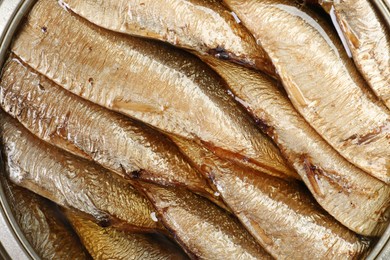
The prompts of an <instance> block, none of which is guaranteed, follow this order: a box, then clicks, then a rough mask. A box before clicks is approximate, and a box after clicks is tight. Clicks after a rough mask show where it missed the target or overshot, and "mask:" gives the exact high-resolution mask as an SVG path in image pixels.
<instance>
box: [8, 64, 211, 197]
mask: <svg viewBox="0 0 390 260" xmlns="http://www.w3.org/2000/svg"><path fill="white" fill-rule="evenodd" d="M0 105H1V106H2V108H3V109H4V110H5V111H6V112H8V113H9V114H11V115H12V116H13V117H15V118H17V119H18V121H19V122H21V123H22V124H23V125H24V126H25V127H26V128H27V129H28V130H29V131H30V132H32V133H33V134H34V135H36V136H38V137H39V138H40V139H42V140H45V141H47V142H48V143H50V144H52V145H55V146H57V147H59V148H62V149H65V150H67V151H69V152H71V153H74V154H76V155H78V156H81V157H84V158H86V159H89V160H93V161H95V162H97V163H98V164H100V165H102V166H103V167H105V168H107V169H109V170H111V171H113V172H116V173H117V174H119V175H120V176H122V177H125V178H132V179H141V180H146V181H150V182H155V183H159V184H161V185H182V186H186V187H188V188H189V189H191V190H193V191H196V192H199V193H201V194H203V195H205V196H209V197H211V198H212V197H213V195H212V193H213V192H212V191H211V188H210V187H209V185H208V183H207V182H206V181H205V180H204V179H203V178H202V176H201V175H200V174H199V173H198V172H196V171H195V170H194V169H193V168H192V167H191V166H190V165H189V163H188V162H187V160H186V159H185V158H184V156H183V155H182V154H181V153H180V151H179V149H178V148H177V147H176V146H175V144H174V143H172V142H171V141H170V140H169V139H168V138H167V137H165V136H164V135H162V134H160V133H158V132H157V131H155V130H153V129H151V128H149V127H146V126H144V125H142V124H140V123H138V122H135V121H132V120H130V119H129V118H127V117H125V116H122V115H119V114H116V113H114V112H111V111H108V110H106V109H104V108H101V107H99V106H97V105H94V104H92V103H90V102H87V101H85V100H83V99H81V98H79V97H77V96H75V95H73V94H71V93H69V92H67V91H66V90H64V89H62V88H61V87H59V86H57V85H56V84H54V83H53V82H52V81H50V80H48V79H46V78H45V77H43V76H42V75H39V74H37V73H35V72H34V71H33V70H32V69H31V68H29V67H28V66H25V65H24V64H22V63H21V62H20V61H19V60H18V59H16V58H10V59H9V60H8V62H7V63H6V65H5V67H4V70H3V76H2V79H1V81H0ZM210 193H211V195H209V194H210Z"/></svg>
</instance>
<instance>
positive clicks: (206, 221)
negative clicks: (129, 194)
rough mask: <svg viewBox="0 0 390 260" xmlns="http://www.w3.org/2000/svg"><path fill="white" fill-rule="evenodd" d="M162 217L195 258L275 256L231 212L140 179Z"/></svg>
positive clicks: (257, 257) (195, 197) (175, 236)
mask: <svg viewBox="0 0 390 260" xmlns="http://www.w3.org/2000/svg"><path fill="white" fill-rule="evenodd" d="M138 187H139V189H140V190H142V191H143V192H144V193H145V195H146V196H147V197H148V198H149V199H150V201H151V202H152V204H153V205H154V207H155V208H156V211H157V213H158V216H159V219H161V221H162V222H163V223H164V225H165V227H166V228H167V229H168V230H169V231H171V233H172V235H173V236H174V238H175V239H176V241H177V242H178V243H179V244H180V245H181V247H182V248H183V249H184V250H185V251H186V252H187V254H189V255H190V256H192V257H193V258H194V259H272V257H271V256H270V255H269V254H268V253H267V252H266V251H265V250H264V249H263V248H262V247H260V245H258V244H257V243H256V241H255V240H254V239H253V237H252V236H251V235H250V234H249V233H248V232H247V231H246V230H245V229H244V227H243V226H242V225H241V224H240V223H239V222H238V221H237V220H236V219H235V218H234V217H233V216H232V215H230V214H229V213H228V212H226V211H225V210H223V209H221V208H218V207H216V206H215V205H214V204H212V203H210V202H209V201H207V200H205V199H204V198H202V197H200V196H198V195H196V194H193V193H191V192H190V191H187V190H184V189H178V188H176V189H173V188H166V187H159V186H157V185H154V184H150V183H140V182H138Z"/></svg>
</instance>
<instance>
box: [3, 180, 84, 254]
mask: <svg viewBox="0 0 390 260" xmlns="http://www.w3.org/2000/svg"><path fill="white" fill-rule="evenodd" d="M0 179H1V181H0V185H1V184H2V185H3V186H2V187H3V190H4V192H5V195H6V199H7V201H8V203H9V204H10V205H11V210H12V213H13V216H14V217H15V220H16V222H17V224H18V226H19V228H20V230H21V231H22V232H23V234H24V237H25V238H26V239H27V241H28V242H29V243H30V244H31V246H32V247H33V248H34V250H35V251H36V253H37V254H38V255H39V256H40V257H41V258H42V259H69V260H73V259H80V260H81V259H90V257H89V255H88V253H86V251H85V249H84V248H83V247H82V245H81V243H80V240H79V239H78V237H77V235H76V234H75V233H74V232H73V231H71V229H70V227H69V224H68V223H65V222H64V220H63V218H61V217H62V216H60V215H59V212H58V211H57V210H56V206H55V204H54V203H50V202H49V201H47V200H46V199H44V198H42V197H40V196H38V195H36V194H34V193H32V192H30V191H28V190H26V189H23V188H21V187H18V186H16V185H14V184H13V183H11V182H10V181H8V180H7V179H6V178H5V175H4V174H2V176H0Z"/></svg>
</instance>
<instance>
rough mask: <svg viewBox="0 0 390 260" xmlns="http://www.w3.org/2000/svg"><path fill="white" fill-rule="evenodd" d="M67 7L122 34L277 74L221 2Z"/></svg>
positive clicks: (75, 2) (164, 0) (78, 1)
mask: <svg viewBox="0 0 390 260" xmlns="http://www.w3.org/2000/svg"><path fill="white" fill-rule="evenodd" d="M63 2H64V3H66V4H65V6H66V8H69V9H70V10H72V11H73V12H75V13H77V14H78V15H80V16H82V17H84V18H86V19H87V20H89V21H91V22H92V23H94V24H96V25H98V26H101V27H104V28H106V29H109V30H113V31H116V32H120V33H125V34H129V35H134V36H141V37H147V38H152V39H157V40H161V41H165V42H169V43H171V44H173V45H175V46H178V47H181V48H186V49H189V50H193V51H196V52H197V53H200V54H211V55H214V56H215V57H219V58H221V59H225V60H230V61H233V62H236V63H239V64H242V65H245V66H250V67H254V68H258V69H261V70H266V71H267V72H268V73H270V74H274V73H275V72H274V69H273V66H272V65H271V63H270V62H269V59H268V57H267V55H266V54H265V52H264V51H263V50H262V49H261V48H260V46H258V45H257V44H256V41H255V39H254V38H253V36H252V35H251V34H250V33H249V32H248V31H247V29H246V28H245V27H244V26H242V24H240V22H239V20H236V19H237V18H235V14H233V13H232V12H231V11H230V10H228V9H227V8H226V7H225V6H224V5H223V4H222V1H219V0H212V1H206V0H159V1H155V0H146V1H145V0H135V1H125V0H113V1H101V0H92V1H83V0H65V1H63Z"/></svg>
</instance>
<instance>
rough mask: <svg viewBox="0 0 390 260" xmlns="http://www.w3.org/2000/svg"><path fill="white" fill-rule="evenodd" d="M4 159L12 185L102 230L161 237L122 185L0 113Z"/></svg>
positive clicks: (147, 207)
mask: <svg viewBox="0 0 390 260" xmlns="http://www.w3.org/2000/svg"><path fill="white" fill-rule="evenodd" d="M0 115H1V120H0V123H1V126H0V130H1V131H0V132H1V140H2V146H3V155H4V160H5V162H6V165H7V167H8V175H9V178H10V180H11V181H12V182H14V183H15V184H17V185H19V186H22V187H24V188H27V189H29V190H31V191H33V192H35V193H37V194H39V195H41V196H43V197H46V198H48V199H50V200H51V201H53V202H56V203H57V204H59V205H61V206H63V207H67V208H73V209H77V210H79V211H81V212H83V213H86V214H88V215H90V216H92V217H90V218H91V219H93V220H94V221H95V222H97V223H98V224H99V225H102V226H116V227H118V228H122V229H126V230H136V231H141V232H156V231H161V232H166V230H165V229H164V227H163V226H162V225H161V223H159V222H155V221H154V220H153V219H152V218H151V214H152V212H153V207H152V205H151V204H150V202H149V201H148V200H147V199H146V198H145V197H143V196H142V195H141V194H139V193H138V192H137V191H136V190H135V189H134V188H133V187H132V186H131V185H130V184H129V183H128V182H127V181H126V180H124V179H121V178H119V177H117V176H116V175H115V174H114V173H112V172H109V171H108V170H106V169H104V168H101V167H99V166H97V165H95V164H94V163H92V162H90V161H87V160H84V159H79V158H77V157H75V156H73V155H71V154H69V153H67V152H65V151H62V150H59V149H58V148H56V147H53V146H51V145H48V144H47V143H45V142H43V141H41V140H39V139H38V138H36V137H35V136H33V135H32V134H31V133H30V132H28V131H27V129H25V128H24V127H23V126H22V125H21V124H19V123H18V122H17V121H16V120H15V119H12V118H11V117H10V116H8V115H7V114H6V113H4V112H3V111H1V113H0Z"/></svg>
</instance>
